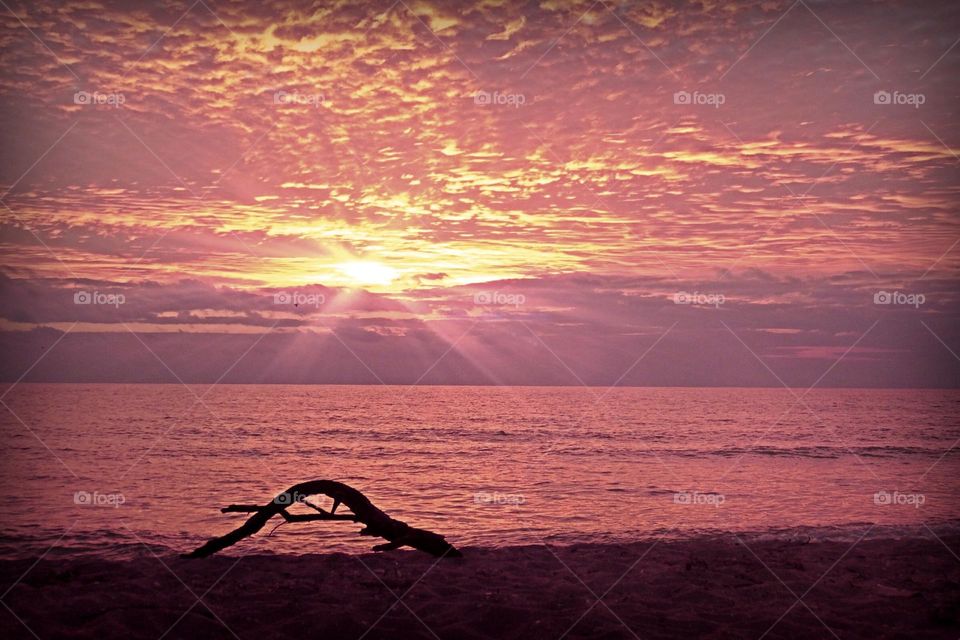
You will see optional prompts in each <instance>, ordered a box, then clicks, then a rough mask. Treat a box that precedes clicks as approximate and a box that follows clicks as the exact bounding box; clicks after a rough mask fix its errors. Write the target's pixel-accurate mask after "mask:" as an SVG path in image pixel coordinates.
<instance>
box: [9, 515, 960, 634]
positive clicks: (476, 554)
mask: <svg viewBox="0 0 960 640" xmlns="http://www.w3.org/2000/svg"><path fill="white" fill-rule="evenodd" d="M865 532H866V530H865ZM254 549H255V551H254V552H251V553H249V555H246V556H244V555H240V554H239V553H237V554H233V555H222V556H214V557H212V558H207V559H204V560H185V559H182V558H180V557H179V556H176V555H174V554H160V555H156V556H155V555H153V554H152V552H150V551H148V550H147V549H146V548H144V550H143V554H142V555H140V556H139V557H136V558H131V559H126V560H122V559H104V558H99V557H96V556H84V557H60V558H57V557H56V556H55V554H50V555H48V556H46V557H42V558H40V559H37V558H23V559H18V560H3V561H0V575H2V584H4V585H5V586H4V590H8V592H7V594H6V596H4V598H3V599H2V602H3V604H5V605H6V607H7V611H6V612H5V613H4V615H3V617H2V620H3V621H2V622H0V634H2V636H3V637H6V638H32V637H39V638H50V637H58V638H59V637H71V638H110V637H125V638H154V639H156V638H158V637H161V636H163V637H166V638H181V637H183V638H186V637H191V638H198V637H199V638H235V637H239V638H257V639H258V640H262V639H264V638H274V637H276V638H280V637H291V636H297V637H299V636H303V635H307V636H310V637H322V638H360V637H364V638H408V637H409V638H476V639H481V638H525V639H529V638H551V639H556V638H560V637H567V638H601V637H602V638H634V637H640V638H644V639H646V638H671V637H714V638H760V637H766V638H823V637H833V636H834V635H836V636H837V637H840V638H882V637H891V638H892V637H912V638H956V637H957V636H958V634H960V559H958V558H957V557H956V556H955V555H954V554H955V553H956V551H955V550H956V549H960V536H958V535H955V534H952V533H951V534H949V535H941V536H940V537H939V538H937V537H934V535H933V534H932V532H931V535H930V536H929V537H927V538H901V539H897V538H876V537H864V538H863V539H862V540H860V541H859V542H857V541H854V542H850V541H835V540H827V541H818V542H814V541H805V540H802V539H798V540H788V539H755V538H744V537H741V536H736V535H733V534H728V535H717V536H705V537H702V538H697V539H688V540H665V539H653V540H645V541H638V542H633V543H623V544H586V543H585V544H575V545H569V546H556V547H554V546H549V547H548V546H546V545H532V546H518V547H504V548H498V549H491V548H477V547H466V548H464V549H463V551H464V555H465V557H464V558H463V559H444V560H441V561H439V562H438V561H437V560H436V559H435V558H432V557H431V556H428V555H426V554H423V553H418V552H409V551H400V552H391V553H383V554H374V553H369V554H360V555H350V554H344V553H330V554H312V553H311V554H305V555H301V556H295V555H272V554H266V553H263V547H260V546H259V545H256V546H255V547H254ZM598 598H601V600H600V602H599V603H598ZM798 598H799V600H798ZM34 634H35V636H34Z"/></svg>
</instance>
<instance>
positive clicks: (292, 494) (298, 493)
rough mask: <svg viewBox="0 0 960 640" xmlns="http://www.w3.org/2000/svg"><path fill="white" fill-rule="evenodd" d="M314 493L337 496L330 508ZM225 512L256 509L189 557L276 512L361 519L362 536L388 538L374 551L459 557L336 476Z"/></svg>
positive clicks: (303, 518) (247, 532) (225, 543)
mask: <svg viewBox="0 0 960 640" xmlns="http://www.w3.org/2000/svg"><path fill="white" fill-rule="evenodd" d="M313 495H327V496H330V497H331V498H333V506H332V507H331V508H330V511H327V510H326V509H323V508H321V507H319V506H317V505H315V504H313V503H312V502H310V501H308V500H307V498H308V497H309V496H313ZM294 504H303V505H305V506H307V507H309V508H311V509H313V510H314V511H316V513H303V514H300V513H290V512H288V511H287V508H288V507H290V506H291V505H294ZM341 504H342V505H343V506H345V507H347V508H348V509H349V510H350V513H337V507H339V506H340V505H341ZM220 511H221V512H222V513H252V514H253V515H252V516H250V517H249V518H248V519H247V521H246V522H244V523H243V524H242V525H241V526H239V527H238V528H236V529H234V530H233V531H231V532H230V533H228V534H226V535H222V536H220V537H218V538H212V539H210V540H208V541H207V542H206V544H204V545H203V546H201V547H199V548H197V549H195V550H194V551H192V552H191V553H189V554H186V555H185V556H184V557H186V558H206V557H207V556H210V555H213V554H214V553H216V552H218V551H221V550H223V549H226V548H227V547H229V546H231V545H234V544H236V543H238V542H240V541H241V540H243V539H244V538H246V537H249V536H252V535H254V534H255V533H257V532H258V531H260V530H261V529H263V527H264V526H265V525H266V524H267V522H268V521H269V520H270V518H272V517H273V516H277V515H279V516H280V517H282V518H283V519H284V520H285V521H287V522H317V521H321V520H339V521H347V522H359V523H361V524H363V525H365V526H364V528H363V529H361V530H360V535H362V536H374V537H379V538H383V539H385V540H386V541H387V542H386V543H384V544H378V545H376V546H375V547H373V550H374V551H391V550H393V549H397V548H399V547H404V546H406V547H413V548H414V549H419V550H420V551H425V552H427V553H429V554H431V555H434V556H437V557H440V558H442V557H452V558H459V557H461V553H460V552H459V551H457V549H456V548H454V547H453V546H452V545H451V544H450V543H448V542H447V541H446V539H445V538H444V537H443V536H442V535H440V534H438V533H434V532H432V531H427V530H425V529H417V528H416V527H411V526H410V525H408V524H407V523H406V522H401V521H400V520H396V519H394V518H391V517H390V516H388V515H387V514H386V513H384V512H383V511H381V510H380V509H378V508H376V507H375V506H373V503H372V502H370V500H369V499H368V498H367V497H366V496H365V495H363V494H362V493H360V492H359V491H357V490H356V489H354V488H353V487H350V486H347V485H345V484H343V483H342V482H335V481H333V480H313V481H310V482H301V483H300V484H296V485H294V486H292V487H290V488H289V489H287V490H286V491H284V492H283V493H281V494H278V495H277V496H276V497H275V498H274V499H273V500H271V501H270V502H268V503H267V504H264V505H253V504H232V505H230V506H227V507H224V508H223V509H221V510H220Z"/></svg>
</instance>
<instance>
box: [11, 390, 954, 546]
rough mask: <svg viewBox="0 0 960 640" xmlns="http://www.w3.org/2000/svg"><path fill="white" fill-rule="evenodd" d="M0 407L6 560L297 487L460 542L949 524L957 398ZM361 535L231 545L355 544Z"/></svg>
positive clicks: (70, 395) (224, 523)
mask: <svg viewBox="0 0 960 640" xmlns="http://www.w3.org/2000/svg"><path fill="white" fill-rule="evenodd" d="M3 401H4V403H6V404H7V405H8V407H9V410H4V411H3V413H2V418H0V420H2V436H0V437H2V440H3V442H2V444H3V451H4V461H3V465H2V480H3V481H2V487H0V492H2V499H3V508H2V512H3V517H2V519H0V525H2V528H0V556H2V557H16V556H21V557H22V556H29V555H34V556H35V555H37V554H39V553H43V552H45V551H48V550H50V549H51V546H52V545H53V546H54V548H53V549H52V550H50V553H51V555H53V556H56V555H63V554H72V555H76V554H81V555H82V554H98V555H103V556H124V555H129V554H131V553H145V552H146V551H147V550H148V549H149V550H152V551H155V552H157V553H162V552H182V551H189V550H190V549H192V548H193V547H195V546H197V545H198V544H200V543H201V542H203V541H204V540H205V539H206V538H208V537H210V536H213V535H219V534H222V533H225V532H226V531H228V530H230V529H231V528H233V527H234V526H236V525H238V524H239V523H241V522H242V521H243V518H244V516H243V515H242V514H221V513H220V511H219V509H220V508H221V507H223V506H225V505H227V504H231V503H265V502H267V501H269V500H270V499H271V497H272V496H273V495H275V494H277V493H279V492H280V491H282V490H283V489H285V488H287V487H289V486H291V485H293V484H295V483H298V482H301V481H305V480H311V479H335V480H339V481H342V482H346V483H348V484H350V485H352V486H354V487H356V488H358V489H360V490H361V491H363V492H364V493H365V494H366V495H367V496H368V497H369V498H370V499H371V500H372V501H373V502H374V504H376V505H377V506H378V507H379V508H381V509H383V510H384V511H386V512H387V513H388V514H390V515H391V516H393V517H396V518H399V519H401V520H405V521H406V522H408V523H409V524H411V525H413V526H417V527H422V528H429V529H433V530H435V531H437V532H439V533H442V534H444V535H446V536H447V538H448V539H449V540H450V541H451V542H453V543H454V544H456V545H457V546H458V547H464V546H484V547H499V546H514V545H527V544H540V543H543V542H548V543H553V544H566V543H574V542H580V541H590V542H607V541H609V542H616V541H629V540H637V539H644V538H651V537H671V538H680V537H686V536H699V535H703V534H715V533H728V532H734V533H738V535H751V536H772V535H785V536H794V537H796V536H800V537H802V536H824V535H832V536H837V537H843V536H845V535H852V536H857V535H860V534H862V533H863V531H864V528H865V527H867V526H869V525H876V526H878V527H880V528H883V530H884V531H885V535H889V533H890V531H899V532H902V534H903V535H924V532H925V530H927V527H939V528H941V529H942V528H943V527H956V525H957V523H958V522H960V500H958V488H960V473H958V471H960V469H958V450H957V449H953V448H952V447H954V446H955V445H957V442H958V439H960V419H958V418H960V392H958V391H953V390H865V389H842V390H841V389H821V390H818V389H815V390H812V391H810V392H809V393H804V391H802V390H799V391H794V392H791V391H789V390H786V389H729V388H709V389H702V388H615V389H609V390H608V389H604V388H570V387H440V386H424V387H397V386H285V385H220V386H209V385H191V386H190V387H186V386H183V385H127V384H90V385H86V384H31V383H21V384H18V385H16V386H15V387H13V388H10V387H9V386H7V387H6V389H5V397H4V398H3ZM326 506H329V503H327V504H326ZM277 524H280V522H279V520H278V522H277ZM358 527H359V525H355V524H352V523H345V522H331V523H303V524H284V525H282V526H279V527H278V528H276V529H275V530H274V531H273V532H272V533H271V534H270V535H269V536H268V535H265V533H266V532H267V531H269V529H265V530H264V533H263V534H261V535H260V536H258V537H257V538H256V539H251V540H247V541H244V542H243V543H241V544H240V545H237V546H236V547H234V548H233V549H231V550H230V552H232V553H238V554H240V553H249V552H257V553H271V552H272V553H281V554H300V553H322V552H327V551H346V552H358V551H363V550H366V549H369V547H370V546H371V544H372V543H371V542H370V539H369V538H361V537H359V536H358V535H357V530H358Z"/></svg>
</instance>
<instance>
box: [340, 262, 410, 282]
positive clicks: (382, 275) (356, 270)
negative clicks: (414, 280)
mask: <svg viewBox="0 0 960 640" xmlns="http://www.w3.org/2000/svg"><path fill="white" fill-rule="evenodd" d="M334 266H335V267H336V268H337V270H338V271H339V272H340V273H342V274H343V275H345V276H346V277H347V278H348V279H349V280H350V281H351V282H352V283H354V284H357V285H361V286H380V287H385V286H387V285H388V284H390V283H391V282H393V281H394V280H396V278H397V276H398V275H399V274H398V273H397V270H396V269H394V268H393V267H388V266H387V265H385V264H382V263H380V262H375V261H373V260H355V261H352V262H341V263H340V264H338V265H334Z"/></svg>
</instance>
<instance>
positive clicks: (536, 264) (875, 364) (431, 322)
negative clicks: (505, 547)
mask: <svg viewBox="0 0 960 640" xmlns="http://www.w3.org/2000/svg"><path fill="white" fill-rule="evenodd" d="M958 38H960V5H957V4H956V3H951V2H935V3H922V4H919V5H918V4H916V3H911V2H902V3H889V2H885V3H877V2H850V3H827V2H817V1H813V0H798V1H796V2H793V3H791V2H789V1H784V2H780V1H773V0H771V1H762V2H740V1H736V2H726V1H716V2H714V1H704V2H696V3H679V2H639V1H635V2H632V1H629V0H627V1H622V2H615V1H613V0H603V1H597V2H591V1H587V2H560V1H554V0H542V1H540V2H514V1H508V0H479V1H476V2H459V1H453V0H448V1H442V2H425V1H413V0H397V1H396V2H391V1H390V0H382V1H379V2H373V1H371V2H366V1H359V2H356V1H347V2H340V3H312V4H311V3H305V2H270V1H267V2H262V1H258V2H247V1H233V2H228V1H226V0H196V1H194V2H191V1H190V0H187V1H186V2H172V1H166V2H157V3H141V2H132V1H130V2H105V1H101V0H85V1H82V2H44V1H40V2H10V1H9V0H5V3H4V4H3V8H2V10H0V48H2V51H3V55H2V63H0V66H2V78H3V83H2V87H0V118H2V127H0V136H2V140H0V143H2V144H0V148H2V157H0V183H2V193H3V195H2V198H0V201H2V204H3V207H0V251H2V253H3V265H4V266H3V268H2V272H0V349H2V351H3V352H4V354H5V357H4V358H3V359H2V362H3V364H2V365H0V377H2V378H3V379H5V380H11V381H13V380H17V379H20V378H21V376H24V377H23V380H27V381H29V380H50V381H52V380H67V381H137V382H177V381H186V382H214V381H218V380H219V381H222V382H349V383H369V384H379V383H404V384H412V383H421V384H427V383H430V384H444V383H456V384H462V383H477V384H569V385H578V384H589V385H612V384H620V385H729V386H739V385H760V386H780V385H788V386H791V387H809V386H811V385H814V384H816V385H818V386H822V387H829V386H956V385H957V384H960V358H958V356H957V353H960V328H958V327H960V325H958V323H957V319H958V311H960V306H958V295H957V287H956V282H957V269H958V264H960V260H958V256H960V249H958V248H957V242H958V239H960V218H958V205H960V199H958V191H960V181H958V178H960V157H958V155H960V120H958V117H957V108H958V105H960V101H958V98H960V91H958V82H957V78H958V77H960V46H958V45H957V39H958Z"/></svg>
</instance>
